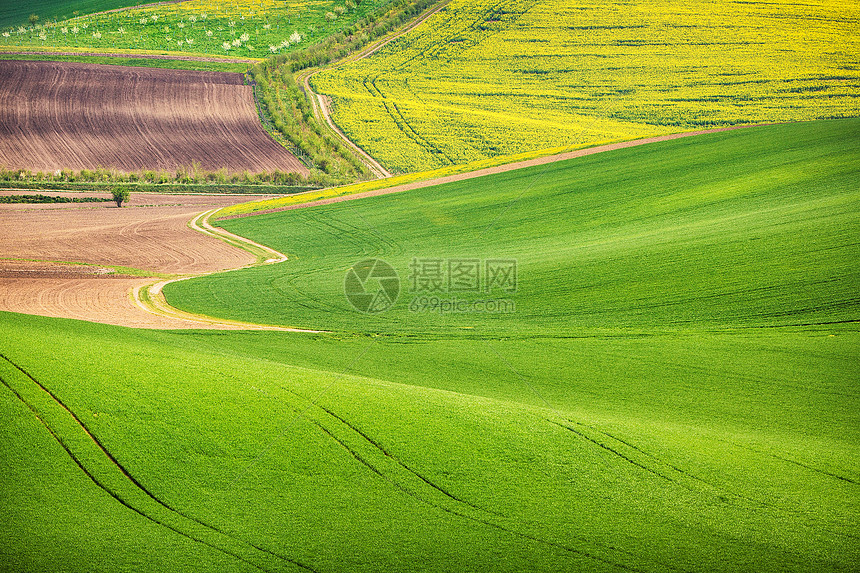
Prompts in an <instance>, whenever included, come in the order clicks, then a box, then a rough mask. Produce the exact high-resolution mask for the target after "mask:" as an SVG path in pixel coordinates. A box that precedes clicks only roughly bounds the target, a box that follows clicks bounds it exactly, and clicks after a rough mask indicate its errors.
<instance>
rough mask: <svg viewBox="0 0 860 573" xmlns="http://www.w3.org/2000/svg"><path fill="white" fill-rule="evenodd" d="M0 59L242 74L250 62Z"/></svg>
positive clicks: (2, 57)
mask: <svg viewBox="0 0 860 573" xmlns="http://www.w3.org/2000/svg"><path fill="white" fill-rule="evenodd" d="M0 60H38V61H43V62H44V61H48V62H81V63H85V64H104V65H110V66H132V67H137V68H166V69H171V70H203V71H210V72H233V73H239V74H243V73H245V72H247V71H248V68H249V67H250V66H251V64H247V63H227V62H201V61H190V60H160V59H156V58H134V57H129V58H121V57H100V56H55V55H51V54H44V55H42V54H0Z"/></svg>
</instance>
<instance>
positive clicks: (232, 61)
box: [0, 49, 263, 64]
mask: <svg viewBox="0 0 860 573" xmlns="http://www.w3.org/2000/svg"><path fill="white" fill-rule="evenodd" d="M0 55H4V56H70V57H75V56H80V57H91V58H140V59H142V60H145V59H149V60H181V61H186V62H216V63H220V64H256V63H259V62H261V61H263V60H260V59H256V58H255V59H251V58H224V57H219V56H211V57H210V56H193V55H187V56H186V55H181V54H135V53H125V52H68V51H59V50H40V51H34V50H2V49H0Z"/></svg>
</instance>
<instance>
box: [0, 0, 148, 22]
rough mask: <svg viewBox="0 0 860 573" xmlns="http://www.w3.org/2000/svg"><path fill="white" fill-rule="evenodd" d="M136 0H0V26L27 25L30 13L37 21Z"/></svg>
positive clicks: (123, 4)
mask: <svg viewBox="0 0 860 573" xmlns="http://www.w3.org/2000/svg"><path fill="white" fill-rule="evenodd" d="M139 3H140V2H138V1H136V0H39V1H38V2H13V1H12V0H3V1H2V2H0V28H6V27H10V26H28V25H29V24H30V22H29V18H30V14H36V15H37V16H39V23H45V22H48V21H52V20H63V19H65V18H71V17H72V16H73V15H74V12H78V13H79V14H92V13H94V12H102V11H104V10H113V9H114V8H125V7H127V6H135V5H137V4H139Z"/></svg>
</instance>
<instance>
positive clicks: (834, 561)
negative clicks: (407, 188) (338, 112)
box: [0, 120, 860, 573]
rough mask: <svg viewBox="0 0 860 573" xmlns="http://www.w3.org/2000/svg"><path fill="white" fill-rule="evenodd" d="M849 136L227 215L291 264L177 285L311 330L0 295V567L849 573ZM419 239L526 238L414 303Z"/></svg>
mask: <svg viewBox="0 0 860 573" xmlns="http://www.w3.org/2000/svg"><path fill="white" fill-rule="evenodd" d="M858 132H860V121H858V120H840V121H829V122H816V123H808V124H794V125H781V126H771V127H767V128H756V129H749V130H741V131H736V132H729V133H721V134H716V135H709V136H703V137H699V138H691V139H687V140H677V141H673V142H667V143H661V144H654V145H649V146H643V147H639V148H632V149H627V150H623V151H617V152H612V153H606V154H602V155H595V156H590V157H586V158H581V159H577V160H571V161H567V162H563V163H558V164H553V165H551V166H548V167H541V168H536V169H530V170H523V171H518V172H511V173H507V174H503V175H497V176H493V177H488V178H483V179H476V180H471V181H466V182H462V183H457V184H450V185H446V186H440V187H433V188H426V189H422V190H416V191H411V192H407V193H404V194H398V195H396V196H395V195H392V196H385V197H377V198H373V199H366V200H361V201H353V202H348V203H342V204H336V205H330V206H325V207H317V208H309V209H305V210H299V211H291V212H283V213H277V214H272V215H260V216H256V217H251V218H246V219H238V220H230V221H225V222H224V223H223V226H224V227H225V228H227V229H228V230H230V231H233V232H237V233H240V234H242V235H244V236H247V237H249V238H251V239H254V240H257V241H260V242H263V243H265V244H267V245H269V246H271V247H273V248H276V249H279V250H282V251H283V252H286V253H288V254H289V255H290V260H289V261H287V262H286V263H283V264H280V265H274V266H269V267H261V268H257V269H253V270H247V271H236V272H231V273H226V274H224V275H220V276H218V275H216V276H210V277H207V278H204V279H197V280H192V281H186V282H183V283H178V284H174V285H171V287H169V288H168V290H167V295H168V297H169V300H170V301H171V302H172V303H173V304H176V305H177V306H181V307H183V308H187V309H190V310H194V311H199V312H207V313H211V314H217V315H222V316H229V317H231V318H242V319H246V320H253V321H260V322H270V323H275V324H289V325H296V326H306V327H316V328H321V329H326V330H329V331H330V332H327V333H319V334H291V333H276V332H193V331H188V332H182V331H176V332H156V331H140V330H133V329H123V328H117V327H108V326H100V325H93V324H88V323H82V322H75V321H66V320H58V319H45V318H38V317H27V316H23V315H14V314H0V322H2V329H0V348H2V350H0V354H2V358H0V379H2V380H3V384H2V385H0V408H2V410H3V413H2V416H3V420H4V423H3V424H2V425H0V433H2V436H3V437H2V439H0V459H2V461H0V492H2V495H3V503H0V564H2V565H3V567H2V568H3V569H6V570H36V571H56V570H65V571H93V570H106V571H108V570H109V571H147V570H151V571H162V570H166V569H170V570H181V571H212V570H219V571H253V570H260V569H262V570H265V571H302V570H304V571H307V570H313V571H318V572H321V573H322V572H329V571H345V572H353V571H647V572H651V571H655V572H656V571H852V570H856V568H857V564H858V563H860V544H858V535H857V525H858V523H857V515H858V510H860V497H858V487H860V455H858V451H860V450H858V447H857V446H858V442H860V435H858V434H860V423H858V422H860V388H858V383H857V381H858V374H860V354H858V350H860V332H858V328H857V321H858V319H860V316H858V314H860V313H858V310H860V301H858V298H857V292H860V272H858V269H857V264H856V262H857V260H858V255H860V247H858V244H857V240H856V237H857V236H860V233H858V232H860V219H858V217H857V214H858V206H860V191H858V189H860V185H858V181H860V163H858V159H857V158H858V145H860V143H859V142H860V138H858ZM367 257H381V258H383V259H385V260H386V261H388V262H389V263H391V264H392V265H393V266H394V267H395V268H396V269H397V270H398V272H399V273H400V276H401V279H402V285H401V286H402V292H401V293H400V299H399V301H398V302H397V304H396V305H395V306H394V307H392V308H390V309H388V310H387V311H385V312H383V313H380V314H378V315H365V314H361V313H359V312H357V311H355V310H353V309H351V308H350V307H349V306H348V302H347V300H346V298H345V296H344V292H343V283H344V277H345V275H346V272H347V270H348V269H349V268H350V267H351V266H352V265H353V264H354V263H355V262H357V261H359V260H361V259H364V258H367ZM412 257H426V258H432V257H439V258H454V257H458V258H477V259H481V260H485V259H490V258H498V259H516V260H517V272H518V287H517V289H516V291H515V292H509V293H504V294H501V293H499V296H505V297H507V298H510V299H512V300H514V301H515V302H516V312H513V313H509V314H492V315H491V314H480V313H463V314H459V315H439V314H438V313H435V314H434V313H432V312H411V311H410V310H409V308H408V307H409V304H410V302H411V294H412V293H409V292H408V291H409V290H410V285H409V280H408V278H407V277H408V265H409V262H410V261H411V260H412ZM446 296H448V295H446ZM458 296H461V297H462V298H464V299H469V298H470V297H474V296H478V295H471V294H469V293H460V294H458Z"/></svg>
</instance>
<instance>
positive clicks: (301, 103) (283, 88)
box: [248, 0, 440, 181]
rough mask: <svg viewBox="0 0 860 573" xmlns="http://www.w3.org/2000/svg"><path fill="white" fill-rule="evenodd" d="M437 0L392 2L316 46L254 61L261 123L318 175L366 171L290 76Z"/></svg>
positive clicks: (341, 55) (338, 54)
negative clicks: (305, 159) (322, 121)
mask: <svg viewBox="0 0 860 573" xmlns="http://www.w3.org/2000/svg"><path fill="white" fill-rule="evenodd" d="M439 1H440V0H395V1H394V2H391V3H388V4H385V5H384V6H382V7H380V8H379V9H378V10H376V11H375V12H373V13H371V14H368V15H367V16H365V17H364V18H363V19H361V20H359V21H358V22H356V23H355V24H353V25H352V26H350V27H349V28H347V29H346V30H343V31H341V32H337V33H336V34H334V35H332V36H329V37H328V38H326V39H325V40H323V41H322V42H319V43H318V44H315V45H313V46H310V47H308V48H305V49H304V50H300V51H297V52H292V53H289V54H283V55H277V56H273V57H270V58H269V59H267V60H266V61H265V62H261V63H259V64H256V65H255V66H254V67H253V68H251V70H250V71H249V72H248V78H249V80H250V81H251V82H252V83H253V84H255V90H256V92H257V93H258V96H259V102H260V104H261V107H262V108H263V112H264V113H265V114H266V115H267V116H268V117H267V118H266V119H267V121H266V123H268V124H269V125H270V126H273V127H274V129H276V130H277V131H278V132H279V133H280V134H281V135H282V136H283V137H284V139H286V140H288V141H289V142H290V143H291V144H292V145H293V146H295V147H296V148H297V149H299V150H301V152H302V153H304V154H306V155H307V156H309V157H310V158H311V160H312V161H313V164H314V166H315V167H316V168H317V169H319V170H320V171H322V172H323V173H325V174H327V175H329V176H331V177H335V178H337V179H339V180H341V181H345V180H348V179H356V178H363V177H366V176H367V175H369V171H368V170H367V167H366V166H365V165H364V163H362V162H361V161H360V160H359V159H358V158H357V157H356V156H355V155H354V154H353V153H352V152H351V151H349V150H348V149H347V148H346V147H345V146H344V145H343V144H342V143H341V141H340V140H339V139H337V138H336V137H333V136H332V134H330V133H329V132H328V130H326V129H325V128H324V127H323V126H321V125H320V124H319V123H318V122H317V121H316V120H315V118H314V115H313V109H312V107H311V104H310V102H309V101H308V96H307V94H305V92H304V90H303V89H302V87H301V86H299V85H298V83H297V82H296V79H295V74H296V72H298V71H301V70H303V69H306V68H310V67H315V66H322V65H325V64H328V63H331V62H334V61H336V60H339V59H341V58H344V57H346V56H347V55H349V54H351V53H353V52H355V51H356V50H360V49H361V48H363V47H364V46H366V45H367V44H369V43H370V42H371V41H373V40H375V39H377V38H380V37H382V36H384V35H385V34H387V33H389V32H391V31H392V30H395V29H396V28H398V27H400V26H402V25H403V24H404V23H406V22H407V21H408V20H410V19H411V18H413V17H415V16H416V15H418V14H420V13H421V12H423V11H424V10H426V9H428V8H430V7H431V6H433V5H434V4H438V3H439Z"/></svg>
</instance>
